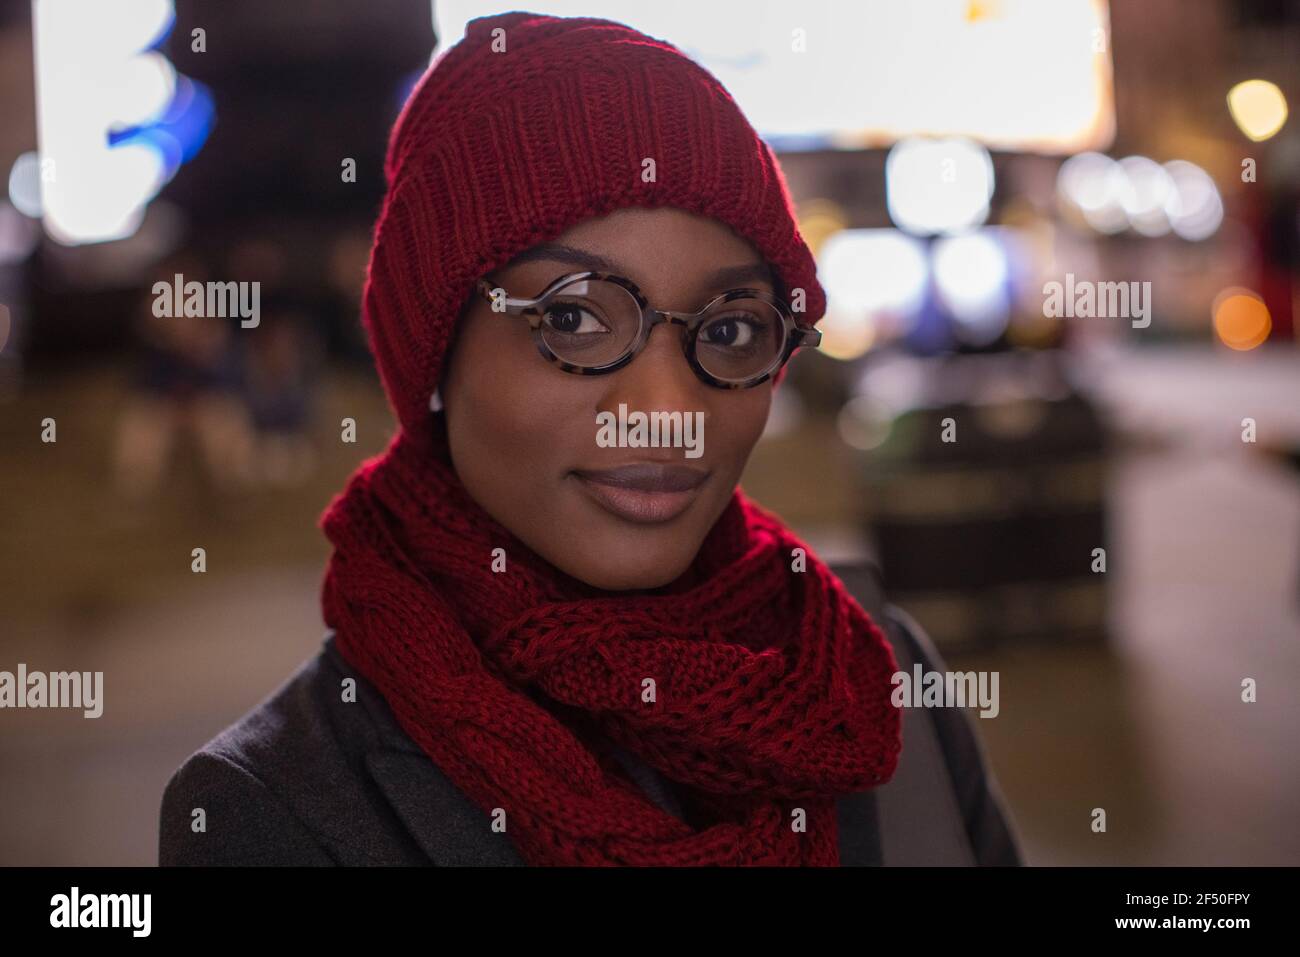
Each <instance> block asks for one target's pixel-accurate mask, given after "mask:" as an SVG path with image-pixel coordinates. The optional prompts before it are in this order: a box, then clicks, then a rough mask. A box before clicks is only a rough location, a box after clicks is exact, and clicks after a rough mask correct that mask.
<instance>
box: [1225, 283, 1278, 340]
mask: <svg viewBox="0 0 1300 957" xmlns="http://www.w3.org/2000/svg"><path fill="white" fill-rule="evenodd" d="M1213 313H1214V331H1215V333H1216V334H1217V335H1218V337H1219V341H1220V342H1222V343H1223V344H1224V345H1225V346H1227V347H1228V348H1230V349H1237V350H1239V351H1242V352H1245V351H1246V350H1248V349H1254V348H1255V347H1256V346H1258V345H1259V344H1260V343H1261V342H1263V341H1264V340H1265V339H1267V338H1268V334H1269V331H1270V330H1271V329H1272V328H1273V319H1272V317H1271V316H1270V315H1269V314H1268V306H1266V305H1264V300H1263V299H1261V298H1260V297H1259V295H1258V294H1257V293H1254V292H1251V291H1250V290H1249V289H1243V288H1241V287H1240V286H1230V287H1228V288H1227V289H1225V290H1223V291H1222V292H1221V293H1219V294H1218V295H1217V296H1216V297H1215V299H1214V306H1213Z"/></svg>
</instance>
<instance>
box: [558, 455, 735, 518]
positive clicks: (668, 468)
mask: <svg viewBox="0 0 1300 957" xmlns="http://www.w3.org/2000/svg"><path fill="white" fill-rule="evenodd" d="M572 474H573V476H574V477H575V478H576V479H577V480H578V483H579V484H580V485H581V486H582V488H583V489H584V490H585V491H586V492H587V494H588V495H590V496H591V497H592V498H593V499H595V500H596V502H597V503H598V504H599V505H601V506H603V507H604V508H605V509H606V510H607V511H609V512H612V513H613V514H614V515H617V516H618V517H619V518H622V519H625V520H627V521H629V522H635V523H637V524H639V525H652V524H657V523H660V522H669V521H672V520H673V519H674V518H676V517H677V516H678V515H680V514H682V512H684V511H686V509H688V508H689V507H690V505H691V503H692V502H693V501H695V499H696V497H697V496H698V495H699V492H700V486H701V485H703V484H704V480H705V479H707V478H708V477H709V473H708V472H706V471H704V470H702V469H697V468H691V467H690V466H689V465H668V464H665V463H644V464H636V465H623V466H619V467H618V468H612V469H575V470H574V471H573V473H572Z"/></svg>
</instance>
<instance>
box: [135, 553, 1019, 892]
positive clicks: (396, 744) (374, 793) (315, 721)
mask: <svg viewBox="0 0 1300 957" xmlns="http://www.w3.org/2000/svg"><path fill="white" fill-rule="evenodd" d="M835 571H836V573H837V574H838V575H839V576H840V578H841V579H842V580H843V581H844V583H845V585H846V586H847V587H848V588H849V590H850V591H851V592H852V593H853V594H854V596H855V597H856V598H857V600H858V601H859V603H861V604H862V605H863V607H864V608H866V610H867V611H868V612H869V613H871V614H872V617H873V618H874V619H875V621H876V622H877V623H879V624H880V626H881V629H882V631H884V632H885V634H886V636H887V637H888V639H889V641H890V642H891V644H892V646H893V649H894V652H895V655H896V657H897V659H898V666H899V669H900V670H903V671H911V670H912V667H913V664H914V663H916V662H920V663H921V665H922V667H923V668H924V669H925V670H926V671H943V670H944V664H943V662H942V660H941V659H940V657H939V655H938V653H937V652H936V651H935V649H934V647H933V645H932V643H931V642H930V640H929V638H928V637H927V636H926V635H925V633H924V632H923V631H922V630H921V628H920V627H919V626H918V625H917V624H916V623H915V622H914V621H912V620H911V619H910V618H909V617H908V616H907V615H906V614H905V613H903V612H902V611H901V610H899V609H898V608H895V607H894V606H892V605H890V604H887V603H885V602H884V601H883V597H882V595H881V592H880V583H879V577H878V575H877V574H876V572H875V570H874V568H873V567H871V566H867V565H860V566H848V567H843V566H841V567H837V568H836V569H835ZM349 677H351V678H355V679H356V688H357V693H356V697H357V700H356V701H355V702H344V701H343V700H342V695H341V687H342V681H343V679H344V678H349ZM616 756H617V757H618V758H619V760H621V761H622V763H623V764H624V766H625V767H626V768H627V769H628V771H629V774H630V775H631V777H632V778H633V780H634V781H636V782H637V783H638V784H639V785H640V786H641V788H642V789H643V790H644V792H645V793H646V796H647V797H648V798H649V799H650V800H653V801H655V802H656V803H658V804H659V805H660V806H661V807H663V808H664V809H665V810H667V811H668V812H669V813H678V808H677V803H676V798H675V797H674V794H673V788H672V782H670V781H668V780H667V779H665V778H664V777H663V776H662V775H660V774H659V772H658V771H656V770H654V769H653V768H651V767H649V766H648V765H646V764H644V763H642V762H641V761H640V760H639V759H637V758H636V757H635V756H633V755H631V754H629V753H627V752H619V753H618V754H617V755H616ZM199 808H201V809H202V810H203V812H204V813H203V818H204V820H205V827H204V828H202V829H200V830H197V831H196V830H195V829H194V827H192V822H194V821H195V820H196V819H197V818H196V815H195V814H194V811H195V809H199ZM837 814H838V823H839V850H840V863H841V865H842V866H853V865H881V864H883V865H976V864H979V865H1014V864H1022V863H1024V861H1023V859H1022V854H1021V851H1020V841H1019V838H1018V836H1017V834H1016V829H1015V827H1014V825H1013V824H1012V822H1011V820H1010V818H1009V816H1008V814H1007V812H1006V808H1005V802H1004V801H1003V798H1002V796H1001V793H1000V791H999V788H998V786H997V783H996V781H995V780H994V777H993V774H992V773H991V771H990V769H989V766H988V763H987V760H986V758H985V754H984V751H983V748H982V746H981V744H980V742H979V739H978V737H977V735H976V732H975V722H974V720H973V719H972V718H971V717H970V716H969V715H968V714H967V713H966V712H965V711H962V710H960V709H953V708H907V709H904V711H903V749H902V754H901V756H900V758H899V763H898V768H897V770H896V772H895V774H894V777H893V778H892V779H891V780H890V781H889V782H888V783H886V784H885V785H883V786H881V787H878V788H874V789H872V790H868V791H864V792H861V793H857V794H851V795H847V796H844V797H841V798H839V799H838V801H837ZM159 817H160V820H159V825H160V826H159V842H158V862H159V864H160V865H164V866H169V865H232V864H257V865H303V864H312V865H439V866H478V865H506V864H512V865H519V864H523V863H524V861H523V860H522V858H521V857H520V856H519V854H518V852H517V851H516V850H515V848H514V846H513V844H512V843H511V841H510V838H509V836H508V835H507V834H504V833H496V832H494V831H493V829H492V827H491V821H490V818H489V816H488V815H486V814H485V813H483V812H482V811H481V810H479V809H478V808H477V807H476V806H475V805H474V804H473V803H472V802H470V800H469V799H468V798H467V797H466V796H465V795H464V794H463V793H462V792H460V791H459V790H458V789H457V788H456V786H455V785H453V784H452V783H451V781H450V780H449V779H448V778H447V777H446V776H445V775H444V774H442V772H441V771H439V770H438V768H437V767H436V766H435V765H434V763H433V762H432V761H431V760H430V759H429V758H428V756H427V755H425V754H424V752H423V751H421V750H420V748H419V746H418V745H416V744H415V742H414V741H412V740H411V739H410V737H408V736H407V734H406V733H405V732H404V731H403V730H402V729H401V727H400V726H399V725H398V724H397V722H396V719H395V718H394V717H393V714H392V712H391V711H390V710H389V708H388V705H387V703H386V702H385V700H384V699H383V697H382V696H381V695H380V694H379V692H378V690H377V689H375V687H374V686H373V685H371V684H370V683H369V682H367V681H366V679H365V678H363V677H362V676H361V675H359V674H357V673H355V672H354V671H353V670H352V668H351V667H350V666H349V665H348V664H347V662H346V661H345V660H344V659H343V657H342V656H341V655H340V653H339V652H338V650H337V648H336V647H335V645H334V638H333V636H332V635H331V634H327V635H326V637H325V639H324V641H323V644H322V647H321V650H320V651H319V652H318V653H317V654H316V655H315V656H313V657H312V658H311V659H309V660H308V661H306V662H304V663H303V664H302V665H301V666H300V667H299V668H298V670H297V671H296V672H295V673H294V674H293V675H291V676H290V677H289V678H288V679H287V680H286V681H285V683H284V684H282V685H281V686H280V687H279V688H278V689H276V690H275V691H274V692H273V693H272V694H270V695H269V696H268V697H267V698H266V699H265V700H264V701H263V702H262V703H261V704H259V705H258V706H257V707H256V708H254V709H253V710H252V711H251V712H249V713H248V714H246V715H244V716H243V717H242V718H240V719H239V720H238V721H237V722H236V723H234V724H233V725H231V726H230V727H228V728H226V729H225V730H223V731H222V732H221V733H220V734H218V735H217V736H216V737H215V738H213V739H212V740H211V741H209V742H208V743H207V744H205V745H204V746H203V747H201V748H200V749H199V750H198V751H196V752H195V753H194V754H192V755H191V756H190V757H189V758H188V759H187V760H186V761H185V763H184V764H183V765H181V767H180V768H179V769H178V770H177V771H176V772H175V773H174V774H173V775H172V777H171V780H170V781H169V782H168V784H167V787H166V789H165V791H164V793H163V796H162V804H161V808H160V812H159Z"/></svg>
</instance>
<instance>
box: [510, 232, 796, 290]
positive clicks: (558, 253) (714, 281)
mask: <svg viewBox="0 0 1300 957" xmlns="http://www.w3.org/2000/svg"><path fill="white" fill-rule="evenodd" d="M543 260H544V261H547V262H561V263H568V264H570V265H574V266H579V267H581V268H583V269H589V270H591V271H593V272H609V273H615V274H617V275H623V274H624V270H623V267H622V266H620V265H619V264H618V263H615V262H611V261H610V260H608V259H606V258H605V257H604V256H601V255H598V254H597V253H593V252H588V251H587V250H585V249H577V248H575V247H573V246H566V245H564V244H563V243H540V244H538V245H536V246H533V247H531V248H530V249H526V250H524V251H523V252H521V253H520V254H519V255H518V256H516V257H515V258H514V259H512V260H511V261H510V265H511V266H517V265H519V264H521V263H526V262H538V261H543ZM751 282H759V283H768V284H769V285H772V284H773V280H772V270H771V269H770V268H769V267H768V265H767V264H766V263H763V262H750V263H741V264H740V265H736V266H724V267H722V268H721V269H718V270H716V271H714V272H712V273H710V274H709V275H708V276H706V277H705V278H704V279H703V280H702V281H701V283H700V285H701V286H704V287H706V288H708V289H718V290H725V289H735V288H738V287H740V286H743V285H744V284H745V283H751Z"/></svg>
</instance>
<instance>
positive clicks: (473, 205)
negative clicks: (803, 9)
mask: <svg viewBox="0 0 1300 957" xmlns="http://www.w3.org/2000/svg"><path fill="white" fill-rule="evenodd" d="M647 159H651V160H653V161H654V165H653V174H654V175H653V177H651V176H650V175H649V173H648V172H646V171H647V170H649V169H650V166H649V164H646V163H645V160H647ZM384 172H385V176H386V178H387V181H388V195H387V197H386V199H385V201H384V206H383V209H382V211H381V212H380V215H379V220H378V222H377V223H376V226H375V237H374V246H373V248H372V250H371V256H370V264H369V268H368V270H367V275H366V288H365V295H364V305H363V312H364V323H365V327H366V330H367V333H368V335H369V337H370V344H371V349H372V350H373V352H374V354H375V359H376V362H377V363H378V366H379V372H380V375H381V376H382V378H383V381H384V388H385V389H386V390H387V392H388V397H389V401H390V402H391V403H392V406H393V408H394V410H395V411H396V413H397V416H398V418H399V420H400V421H401V424H402V426H403V427H404V428H405V429H406V431H407V432H408V433H409V432H417V433H418V432H419V429H418V425H419V424H420V423H421V421H422V420H424V419H425V417H427V416H428V415H429V404H428V403H429V396H430V394H431V393H432V392H433V390H434V388H435V387H436V386H437V384H438V382H439V379H440V378H441V374H442V364H443V360H444V356H445V353H446V350H447V345H448V343H449V341H450V339H451V332H452V327H453V325H454V323H455V321H456V318H457V316H458V315H459V314H460V311H461V308H462V307H463V305H464V303H465V302H466V300H467V299H468V297H469V296H470V295H471V294H472V292H473V285H474V283H475V281H476V280H478V279H479V278H480V277H482V276H483V275H485V274H486V273H489V272H491V271H492V270H493V269H496V268H498V267H500V266H503V265H505V264H507V263H508V262H509V261H510V260H511V259H513V258H514V257H515V256H516V255H517V254H519V253H520V252H522V251H523V250H525V249H527V248H529V247H530V246H533V245H536V244H537V243H540V242H545V241H547V240H550V239H553V238H555V237H556V236H557V235H559V234H560V233H562V232H564V231H565V230H567V229H569V228H570V227H572V226H575V225H577V224H578V223H580V222H582V221H583V220H585V219H589V218H592V217H598V216H603V215H605V214H606V213H609V212H611V211H613V210H615V209H619V208H621V207H626V206H650V207H652V206H674V207H678V208H681V209H685V210H688V211H690V212H694V213H698V214H700V215H703V216H707V217H711V218H713V219H717V220H720V221H721V222H723V223H725V224H727V225H728V226H730V227H731V228H732V229H733V230H734V231H735V232H736V233H738V234H739V235H741V236H743V237H744V238H746V239H748V240H749V241H750V242H751V243H753V245H754V246H755V248H756V249H757V250H758V251H759V253H760V254H761V255H762V256H763V257H764V258H765V259H766V260H767V261H768V263H769V265H770V266H771V267H772V269H773V271H774V273H775V278H776V283H777V293H778V295H780V296H782V297H784V298H785V299H786V300H787V301H790V302H791V304H792V305H793V306H795V307H796V313H795V318H796V319H797V320H798V321H799V322H800V323H801V324H812V323H815V322H816V321H817V320H818V319H820V318H821V317H822V314H823V313H824V312H825V308H826V299H825V293H824V292H823V290H822V288H821V286H820V285H819V284H818V282H817V277H816V265H815V263H814V261H813V257H812V254H811V252H810V251H809V250H808V247H807V246H806V245H805V244H804V241H803V238H802V236H800V234H799V229H798V226H797V225H796V223H795V219H794V215H793V209H792V203H791V200H790V194H789V190H788V188H787V186H786V182H785V177H784V175H783V174H782V172H781V168H780V166H779V165H778V163H777V160H776V157H775V155H774V154H773V153H772V151H771V148H770V147H768V146H767V144H766V143H764V142H763V141H762V140H761V139H760V138H759V137H758V134H757V133H755V131H754V129H753V127H751V126H750V124H749V122H748V121H747V120H746V119H745V117H744V115H743V114H742V113H741V112H740V108H739V107H738V106H736V104H735V102H734V101H733V100H732V99H731V96H730V94H728V93H727V91H726V90H725V89H724V88H723V86H722V85H721V84H720V83H719V82H718V81H717V80H716V79H715V78H714V77H713V76H712V75H711V74H710V73H709V72H708V71H707V70H705V69H704V68H703V67H701V66H699V65H698V64H696V63H695V62H694V61H693V60H691V59H689V58H688V57H687V56H686V55H685V54H683V53H681V52H680V51H679V50H678V49H676V48H675V47H673V46H671V45H670V44H668V43H665V42H663V41H661V40H656V39H653V38H651V37H648V36H646V35H645V34H643V33H639V32H637V31H636V30H633V29H631V28H630V27H627V26H624V25H622V24H619V23H615V22H613V21H610V20H604V19H598V18H591V17H574V18H560V17H550V16H542V15H539V14H534V13H522V12H513V13H505V14H500V15H498V16H491V17H480V18H478V19H476V20H471V21H470V22H469V24H468V25H467V26H466V29H465V37H464V38H463V39H462V40H461V41H460V42H459V43H457V44H456V45H455V46H453V47H451V48H449V49H447V50H445V51H443V52H442V53H441V54H439V55H438V57H437V58H436V59H435V60H434V61H433V63H432V64H431V65H430V66H429V69H428V70H427V71H426V72H425V74H424V75H423V76H422V77H421V78H420V81H419V82H418V83H417V84H416V86H415V89H414V91H413V92H412V93H411V96H410V98H409V99H408V100H407V102H406V105H405V106H404V107H403V109H402V112H401V115H400V116H399V117H398V119H397V123H396V124H395V126H394V127H393V132H392V136H391V138H390V140H389V144H388V157H387V160H386V161H385V164H384ZM647 180H649V181H647ZM800 290H802V296H800V295H799V291H800ZM801 298H802V302H803V310H802V311H801V312H800V311H798V304H799V301H800V299H801Z"/></svg>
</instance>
